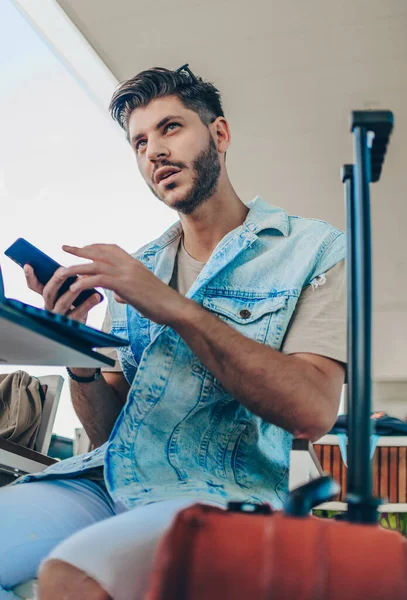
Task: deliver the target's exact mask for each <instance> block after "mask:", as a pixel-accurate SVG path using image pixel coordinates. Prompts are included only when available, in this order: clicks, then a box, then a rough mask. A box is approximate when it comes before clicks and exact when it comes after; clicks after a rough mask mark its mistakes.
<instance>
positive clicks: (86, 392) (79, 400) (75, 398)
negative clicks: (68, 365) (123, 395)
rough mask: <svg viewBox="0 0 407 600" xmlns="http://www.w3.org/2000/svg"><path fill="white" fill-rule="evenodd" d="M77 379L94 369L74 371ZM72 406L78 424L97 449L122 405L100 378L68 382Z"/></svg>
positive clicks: (111, 426) (106, 436)
mask: <svg viewBox="0 0 407 600" xmlns="http://www.w3.org/2000/svg"><path fill="white" fill-rule="evenodd" d="M72 372H73V373H75V374H76V375H78V376H79V377H88V376H89V375H92V373H94V372H95V370H94V369H79V368H78V369H74V368H72ZM70 389H71V397H72V404H73V407H74V409H75V412H76V414H77V415H78V418H79V420H80V422H81V423H82V425H83V427H84V428H85V431H86V433H87V435H88V437H89V439H90V441H91V442H92V444H93V445H94V446H95V447H97V446H101V445H102V444H104V443H105V442H106V441H107V440H108V438H109V436H110V433H111V431H112V429H113V425H114V424H115V422H116V419H117V417H118V416H119V414H120V411H121V409H122V404H121V402H120V400H119V398H118V397H117V395H116V394H115V392H114V391H113V390H112V388H111V387H110V385H108V383H106V381H105V379H104V378H103V377H101V379H98V380H97V381H92V382H90V383H78V382H77V381H73V380H70Z"/></svg>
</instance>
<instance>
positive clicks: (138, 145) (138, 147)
mask: <svg viewBox="0 0 407 600" xmlns="http://www.w3.org/2000/svg"><path fill="white" fill-rule="evenodd" d="M145 143H146V140H140V141H139V142H137V144H136V150H140V144H145ZM142 147H143V148H144V147H145V146H142Z"/></svg>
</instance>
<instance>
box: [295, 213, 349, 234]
mask: <svg viewBox="0 0 407 600" xmlns="http://www.w3.org/2000/svg"><path fill="white" fill-rule="evenodd" d="M288 219H289V221H290V230H291V231H292V232H298V233H300V232H315V233H317V234H320V233H326V234H328V235H330V234H333V235H345V233H344V232H343V231H342V230H341V229H339V228H338V227H336V226H335V225H332V223H328V221H324V220H322V219H315V218H313V217H302V216H299V215H288Z"/></svg>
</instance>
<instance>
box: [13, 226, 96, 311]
mask: <svg viewBox="0 0 407 600" xmlns="http://www.w3.org/2000/svg"><path fill="white" fill-rule="evenodd" d="M4 254H5V255H6V256H8V257H9V258H11V260H13V261H14V262H15V263H17V264H18V265H20V267H23V266H24V265H27V264H28V265H31V266H32V268H33V269H34V273H35V276H36V277H37V279H38V281H39V282H40V283H42V284H43V285H45V284H46V283H48V281H49V280H50V279H51V277H52V276H53V274H54V273H55V271H56V270H57V269H59V267H60V266H61V265H60V264H59V263H58V262H57V261H56V260H54V259H53V258H51V257H50V256H48V255H47V254H45V253H44V252H42V251H41V250H39V249H38V248H36V247H35V246H33V245H32V244H30V242H27V240H25V239H24V238H18V239H17V240H16V241H15V242H14V243H13V244H11V246H10V247H9V248H7V250H5V252H4ZM76 279H78V278H77V277H76V276H75V277H69V278H68V279H67V280H66V281H65V282H64V283H63V284H62V285H61V287H60V288H59V291H58V295H57V298H59V297H60V296H62V294H64V293H65V292H67V291H68V289H69V287H70V286H71V285H72V284H73V282H74V281H76ZM95 293H97V294H99V295H100V296H101V298H102V300H103V298H104V296H103V294H101V293H100V292H99V291H98V290H95V289H94V288H93V289H91V290H84V291H83V292H81V293H80V294H79V296H78V297H77V298H76V300H74V301H73V303H72V304H73V305H74V306H79V305H80V304H82V303H83V302H84V301H85V300H86V299H87V298H89V296H92V294H95Z"/></svg>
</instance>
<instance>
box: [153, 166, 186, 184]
mask: <svg viewBox="0 0 407 600" xmlns="http://www.w3.org/2000/svg"><path fill="white" fill-rule="evenodd" d="M180 171H181V169H178V168H177V167H161V168H160V169H158V171H157V172H156V173H155V175H154V181H155V183H157V184H159V183H160V182H161V181H162V180H163V179H169V178H170V176H172V175H175V174H177V173H180Z"/></svg>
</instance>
